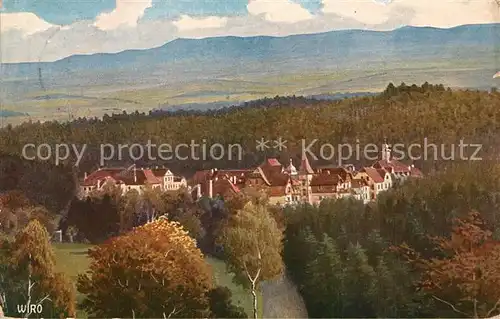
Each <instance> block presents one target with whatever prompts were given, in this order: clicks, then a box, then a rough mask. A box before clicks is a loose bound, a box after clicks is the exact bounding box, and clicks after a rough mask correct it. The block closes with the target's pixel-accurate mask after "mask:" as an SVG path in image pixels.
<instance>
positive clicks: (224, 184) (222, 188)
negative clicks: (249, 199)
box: [213, 179, 240, 196]
mask: <svg viewBox="0 0 500 319" xmlns="http://www.w3.org/2000/svg"><path fill="white" fill-rule="evenodd" d="M239 192H240V189H239V188H238V187H236V185H234V184H233V183H231V181H229V180H227V179H217V180H216V181H214V184H213V195H217V194H220V195H222V196H227V195H228V194H230V193H235V194H236V193H239Z"/></svg>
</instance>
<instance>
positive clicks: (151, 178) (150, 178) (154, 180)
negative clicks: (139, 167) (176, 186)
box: [143, 169, 163, 185]
mask: <svg viewBox="0 0 500 319" xmlns="http://www.w3.org/2000/svg"><path fill="white" fill-rule="evenodd" d="M143 172H144V175H145V177H146V181H147V183H148V184H151V185H153V184H162V183H163V179H162V178H159V177H156V176H155V174H154V173H153V171H151V170H150V169H145V170H143Z"/></svg>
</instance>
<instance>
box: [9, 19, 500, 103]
mask: <svg viewBox="0 0 500 319" xmlns="http://www.w3.org/2000/svg"><path fill="white" fill-rule="evenodd" d="M498 69H500V24H487V25H465V26H459V27H455V28H451V29H438V28H430V27H402V28H399V29H396V30H393V31H387V32H378V31H366V30H345V31H332V32H326V33H320V34H304V35H293V36H287V37H269V36H257V37H233V36H227V37H215V38H205V39H177V40H174V41H171V42H169V43H166V44H165V45H163V46H161V47H158V48H153V49H147V50H128V51H124V52H120V53H115V54H93V55H74V56H70V57H67V58H64V59H62V60H59V61H56V62H51V63H19V64H4V65H2V68H1V70H0V81H1V82H2V83H0V84H1V85H2V86H3V87H4V88H5V89H4V90H2V91H3V92H2V93H0V94H4V96H3V97H4V98H6V97H8V96H5V95H6V94H7V95H10V98H13V97H15V96H18V95H23V94H25V93H26V92H30V91H33V90H40V89H41V88H46V87H49V88H50V89H51V90H57V89H61V88H73V89H75V90H76V88H82V87H90V86H92V87H99V88H100V89H109V90H119V89H120V90H121V89H127V88H129V87H141V88H144V87H155V86H168V85H173V84H178V83H192V82H196V83H205V82H209V81H213V80H222V79H223V80H231V81H233V80H234V79H237V80H239V81H257V82H259V83H264V84H266V82H265V80H262V77H269V76H273V77H278V78H279V77H280V76H282V75H283V74H299V75H300V74H307V73H314V72H326V73H328V72H330V73H332V72H333V73H335V72H337V73H342V72H349V76H350V77H348V78H345V79H342V80H338V81H337V82H335V83H333V82H332V83H326V84H325V85H324V86H319V85H315V84H314V79H313V80H310V81H309V82H308V83H312V84H311V85H304V90H303V91H302V92H300V94H302V95H318V94H330V93H332V92H346V91H351V92H358V91H367V92H370V91H371V92H373V91H376V89H380V88H381V87H382V86H385V85H387V83H388V82H389V81H395V82H399V81H406V82H409V83H410V82H416V83H421V82H424V81H427V80H428V81H429V82H440V83H443V84H444V85H448V86H461V87H477V88H488V87H491V85H492V83H496V82H498V81H496V82H492V81H495V80H492V75H493V74H495V73H496V72H497V71H498ZM352 74H355V75H354V76H353V75H352ZM287 81H294V78H291V79H289V80H287ZM285 84H286V83H285ZM278 85H284V84H283V83H279V84H278ZM75 90H73V91H71V90H66V91H65V92H70V93H71V94H76V95H79V94H80V93H79V92H76V93H75ZM181 93H182V92H181ZM68 94H69V93H68ZM0 97H1V96H0ZM221 100H222V98H221ZM210 102H211V103H212V102H217V101H210ZM193 107H195V108H197V106H195V105H193Z"/></svg>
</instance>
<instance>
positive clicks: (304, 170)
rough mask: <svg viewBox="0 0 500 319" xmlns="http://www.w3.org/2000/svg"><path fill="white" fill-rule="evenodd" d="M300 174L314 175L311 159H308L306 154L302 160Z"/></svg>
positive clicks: (303, 154)
mask: <svg viewBox="0 0 500 319" xmlns="http://www.w3.org/2000/svg"><path fill="white" fill-rule="evenodd" d="M299 173H300V174H314V170H313V169H312V167H311V164H310V163H309V159H308V158H307V155H306V153H305V152H304V153H302V159H301V161H300V167H299Z"/></svg>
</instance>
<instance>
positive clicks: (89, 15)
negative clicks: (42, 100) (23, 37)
mask: <svg viewBox="0 0 500 319" xmlns="http://www.w3.org/2000/svg"><path fill="white" fill-rule="evenodd" d="M293 1H294V2H296V3H299V4H301V5H302V6H303V7H304V8H305V9H308V10H309V11H311V13H316V12H318V11H319V10H320V9H321V0H293ZM247 4H248V0H229V1H227V0H153V6H152V7H151V8H148V9H147V10H146V12H145V15H144V17H143V19H146V20H148V19H165V18H167V19H168V18H177V17H178V16H180V15H181V14H187V15H192V16H210V15H214V16H235V15H246V14H247ZM115 6H116V5H115V0H4V10H3V12H32V13H35V14H36V15H37V16H39V17H40V18H42V19H44V20H45V21H47V22H49V23H52V24H58V25H67V24H71V23H73V22H76V21H78V20H93V19H95V18H96V17H97V16H98V15H99V14H100V13H101V12H109V11H111V10H113V9H114V8H115Z"/></svg>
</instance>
